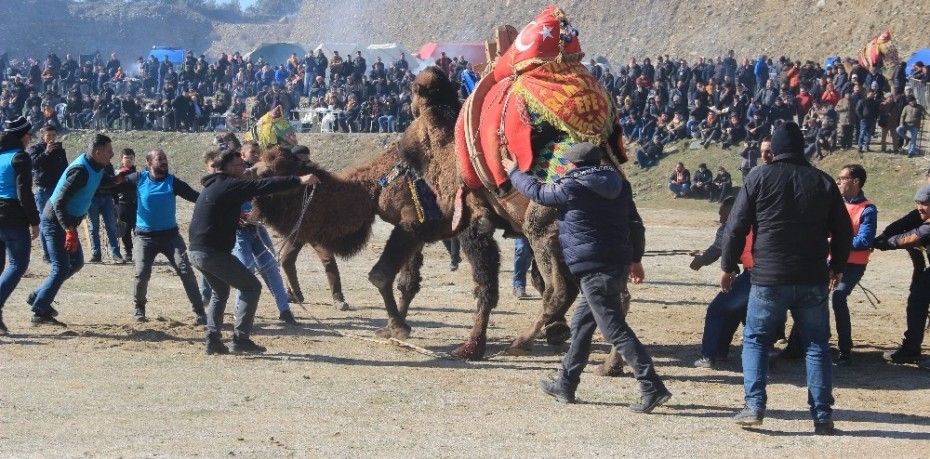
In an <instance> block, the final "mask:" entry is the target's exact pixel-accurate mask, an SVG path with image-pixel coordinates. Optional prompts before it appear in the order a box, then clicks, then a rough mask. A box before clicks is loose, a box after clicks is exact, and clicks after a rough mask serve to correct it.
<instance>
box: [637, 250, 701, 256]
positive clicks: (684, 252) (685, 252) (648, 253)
mask: <svg viewBox="0 0 930 459" xmlns="http://www.w3.org/2000/svg"><path fill="white" fill-rule="evenodd" d="M694 253H695V251H694V250H685V249H670V250H647V251H645V252H643V256H644V257H672V256H679V255H693V254H694Z"/></svg>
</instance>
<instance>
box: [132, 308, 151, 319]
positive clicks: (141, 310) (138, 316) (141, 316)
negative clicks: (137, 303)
mask: <svg viewBox="0 0 930 459" xmlns="http://www.w3.org/2000/svg"><path fill="white" fill-rule="evenodd" d="M133 318H135V319H136V322H148V321H149V319H148V318H147V317H145V309H144V308H136V312H135V314H133Z"/></svg>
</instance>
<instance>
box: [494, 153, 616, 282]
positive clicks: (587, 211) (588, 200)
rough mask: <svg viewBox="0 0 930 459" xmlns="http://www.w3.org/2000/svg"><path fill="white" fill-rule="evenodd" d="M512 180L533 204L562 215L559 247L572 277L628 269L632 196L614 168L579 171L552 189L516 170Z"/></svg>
mask: <svg viewBox="0 0 930 459" xmlns="http://www.w3.org/2000/svg"><path fill="white" fill-rule="evenodd" d="M510 181H511V183H513V186H514V188H516V189H517V191H519V192H520V193H522V194H524V195H526V196H527V197H529V198H530V199H532V200H533V201H534V202H536V203H539V204H542V205H544V206H551V207H556V208H557V209H558V210H559V217H558V227H559V243H560V244H561V245H562V254H563V256H564V257H565V263H566V264H567V265H568V268H569V270H570V271H571V272H572V274H574V275H576V276H580V275H583V274H586V273H590V272H593V271H602V270H611V269H620V268H622V267H624V266H626V265H629V264H630V261H631V257H632V255H631V252H632V250H631V247H630V215H631V212H632V211H633V193H632V191H631V188H630V183H629V182H627V181H626V179H625V178H623V177H621V176H620V174H619V173H617V171H616V170H615V169H614V168H613V167H610V166H584V167H579V168H577V169H574V170H572V171H570V172H568V173H567V174H566V175H565V176H564V177H562V178H561V179H558V180H556V181H555V182H554V183H552V184H542V183H540V182H538V181H536V180H535V179H534V178H533V177H531V176H529V175H527V174H526V173H524V172H521V171H519V170H515V171H513V172H512V173H511V174H510Z"/></svg>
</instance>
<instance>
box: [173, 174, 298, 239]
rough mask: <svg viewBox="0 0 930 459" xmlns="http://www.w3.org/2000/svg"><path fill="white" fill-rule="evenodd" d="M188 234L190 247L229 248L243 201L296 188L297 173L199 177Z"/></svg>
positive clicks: (233, 237)
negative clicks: (200, 187)
mask: <svg viewBox="0 0 930 459" xmlns="http://www.w3.org/2000/svg"><path fill="white" fill-rule="evenodd" d="M200 183H201V184H202V185H203V191H201V192H200V196H198V197H197V203H196V204H195V205H194V215H193V216H192V217H191V225H190V229H189V233H188V238H189V240H190V244H191V250H196V251H221V252H226V253H229V252H232V249H233V246H234V245H235V243H236V229H237V228H238V227H239V225H238V222H239V210H240V209H241V208H242V204H243V203H244V202H246V201H249V200H251V199H252V198H254V197H256V196H261V195H265V194H271V193H277V192H279V191H285V190H289V189H291V188H297V187H298V186H299V185H300V179H299V178H297V177H272V178H266V179H260V180H243V179H239V178H235V177H232V176H229V175H226V174H223V173H216V174H210V175H207V176H205V177H204V178H203V179H201V181H200Z"/></svg>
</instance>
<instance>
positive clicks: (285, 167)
mask: <svg viewBox="0 0 930 459" xmlns="http://www.w3.org/2000/svg"><path fill="white" fill-rule="evenodd" d="M250 171H251V173H252V176H253V177H255V178H265V177H280V176H296V175H304V174H314V175H316V176H317V177H319V178H320V179H321V180H322V179H323V178H324V177H326V178H328V177H329V176H330V173H329V172H328V171H326V170H325V169H323V168H322V167H320V166H319V165H318V164H316V163H314V162H313V161H311V160H310V158H308V157H305V156H301V155H296V154H294V153H292V152H291V150H290V149H288V148H286V147H282V146H278V145H275V146H273V147H270V148H268V149H266V150H265V151H264V152H262V155H261V157H260V158H259V161H258V163H256V164H255V165H254V166H253V167H252V168H251V169H250Z"/></svg>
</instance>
